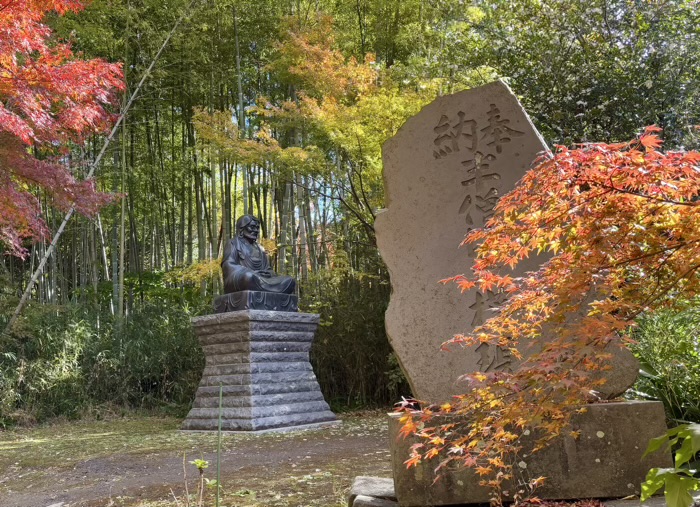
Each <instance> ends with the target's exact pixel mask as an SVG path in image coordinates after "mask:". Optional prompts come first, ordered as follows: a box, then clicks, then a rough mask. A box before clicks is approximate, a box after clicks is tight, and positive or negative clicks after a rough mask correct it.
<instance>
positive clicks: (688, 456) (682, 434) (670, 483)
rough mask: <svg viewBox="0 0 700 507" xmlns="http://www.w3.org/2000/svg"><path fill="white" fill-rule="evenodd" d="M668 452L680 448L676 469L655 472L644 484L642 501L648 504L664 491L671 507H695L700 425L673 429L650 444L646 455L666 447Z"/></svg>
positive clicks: (699, 481)
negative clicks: (695, 460) (694, 464)
mask: <svg viewBox="0 0 700 507" xmlns="http://www.w3.org/2000/svg"><path fill="white" fill-rule="evenodd" d="M664 444H666V445H665V448H664V451H666V452H668V451H669V450H670V449H671V448H672V447H674V446H679V445H680V447H678V449H677V450H676V454H675V458H674V465H675V467H674V468H652V469H651V470H649V473H648V474H647V477H646V481H645V482H644V483H643V484H642V497H641V501H642V502H644V501H646V500H648V499H649V498H650V497H651V496H652V495H653V494H654V493H656V492H657V491H659V490H660V489H661V488H664V495H665V497H666V505H667V506H668V507H690V505H692V504H693V496H692V494H691V491H697V490H698V489H700V479H698V478H697V477H695V475H696V474H697V470H694V469H690V468H689V466H690V465H691V464H693V459H694V457H695V456H696V455H697V454H698V452H700V424H684V425H682V426H678V427H676V428H672V429H670V430H668V431H667V432H666V434H665V435H662V436H660V437H658V438H654V439H652V440H651V442H649V446H648V447H647V450H646V452H645V453H644V455H645V456H646V455H647V454H650V453H652V452H656V451H658V450H660V449H661V448H662V447H664Z"/></svg>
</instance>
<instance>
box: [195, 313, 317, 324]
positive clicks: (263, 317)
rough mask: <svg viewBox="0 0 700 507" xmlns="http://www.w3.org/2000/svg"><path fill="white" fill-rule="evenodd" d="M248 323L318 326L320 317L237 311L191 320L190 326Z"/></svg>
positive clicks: (306, 314) (302, 314) (310, 314)
mask: <svg viewBox="0 0 700 507" xmlns="http://www.w3.org/2000/svg"><path fill="white" fill-rule="evenodd" d="M248 321H264V322H295V323H296V322H298V323H302V324H318V323H319V322H320V321H321V316H320V315H319V314H317V313H297V312H279V311H274V310H239V311H237V312H226V313H214V314H210V315H202V316H200V317H193V318H192V319H191V322H192V325H193V326H194V327H195V328H197V327H203V326H207V325H210V324H226V323H234V322H248Z"/></svg>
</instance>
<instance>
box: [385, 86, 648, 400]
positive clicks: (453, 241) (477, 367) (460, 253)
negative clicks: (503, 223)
mask: <svg viewBox="0 0 700 507" xmlns="http://www.w3.org/2000/svg"><path fill="white" fill-rule="evenodd" d="M546 149H547V148H546V146H545V144H544V141H543V140H542V138H541V137H540V135H539V133H538V132H537V130H536V129H535V128H534V126H533V125H532V122H531V121H530V119H529V118H528V116H527V114H526V113H525V111H524V110H523V108H522V106H521V105H520V103H519V102H518V100H517V98H516V97H515V95H513V93H512V92H511V91H510V89H509V88H508V86H507V85H506V84H505V83H503V82H501V81H498V82H495V83H491V84H488V85H485V86H482V87H479V88H475V89H472V90H467V91H463V92H460V93H456V94H454V95H448V96H444V97H440V98H438V99H437V100H435V101H434V102H432V103H431V104H429V105H428V106H426V107H425V108H423V110H422V111H421V112H420V113H419V114H418V115H416V116H414V117H413V118H411V119H409V120H408V121H407V122H406V123H405V125H404V126H403V127H401V129H400V130H399V132H398V133H397V134H396V136H394V137H393V138H392V139H390V140H389V141H387V142H386V143H385V144H384V148H383V155H384V187H385V192H386V207H387V209H385V210H383V211H381V212H380V213H379V215H378V216H377V219H376V222H375V229H376V231H377V244H378V246H379V250H380V252H381V254H382V257H383V259H384V261H385V262H386V264H387V266H388V268H389V273H390V275H391V287H392V294H391V301H390V303H389V308H388V310H387V312H386V330H387V334H388V335H389V340H390V342H391V346H392V347H393V349H394V351H395V353H396V355H397V357H398V359H399V362H400V364H401V366H402V368H403V370H404V372H405V374H406V376H407V378H408V381H409V383H410V385H411V389H412V390H413V395H414V396H415V397H416V398H418V399H419V400H423V401H429V402H442V401H445V400H447V399H449V398H450V397H451V396H452V395H454V394H457V393H459V392H460V391H462V390H463V389H464V388H465V386H464V385H460V384H459V383H458V381H457V379H458V378H459V377H460V376H461V375H463V374H465V373H469V372H474V371H494V370H505V371H513V370H514V369H515V368H516V367H517V365H516V363H515V358H513V357H511V356H510V354H509V353H508V352H507V351H506V350H504V349H501V348H498V347H497V346H496V345H488V344H481V345H480V346H478V347H474V348H472V349H469V350H458V349H457V350H454V351H449V352H444V351H440V345H441V344H442V343H443V342H445V341H447V340H449V339H450V338H452V336H454V335H455V334H467V333H469V332H470V330H471V329H473V328H474V327H475V326H477V325H479V324H482V323H483V322H484V321H485V320H486V319H488V318H489V317H490V316H492V315H493V309H494V308H496V307H498V306H499V305H500V304H501V302H502V301H503V300H502V297H503V296H502V295H499V294H494V293H492V292H485V293H483V292H480V291H478V290H471V291H469V292H467V293H465V294H462V293H460V290H459V288H458V287H457V286H456V285H454V284H448V285H442V284H440V283H438V282H439V280H442V279H445V278H449V277H451V276H454V275H458V274H460V273H466V274H468V273H469V272H470V268H471V264H472V262H473V260H474V258H475V252H474V250H475V247H474V245H468V246H465V247H462V248H460V247H459V245H460V243H461V242H462V240H463V239H464V237H465V235H466V234H467V233H468V232H469V231H470V230H471V229H473V228H478V227H482V226H483V225H484V224H485V222H486V221H487V220H488V219H489V218H491V216H493V209H494V207H495V205H496V202H497V201H498V199H499V197H500V196H502V195H504V194H506V193H508V192H509V191H510V190H512V189H513V188H514V187H515V184H516V183H517V182H518V180H520V178H521V177H522V176H523V175H524V174H525V172H526V171H527V170H528V169H530V167H531V165H532V162H533V161H534V160H535V158H536V156H537V154H538V153H539V152H542V151H544V150H546ZM407 224H410V227H409V226H407ZM541 261H542V259H538V258H531V259H528V260H527V261H525V262H523V263H522V264H520V265H519V266H518V267H517V268H516V270H515V271H514V273H513V276H519V275H521V274H523V273H524V272H526V271H530V270H533V269H536V268H537V266H538V265H539V263H540V262H541ZM533 350H535V349H534V348H532V349H528V350H525V349H524V348H523V350H522V352H523V353H524V354H531V353H532V351H533ZM608 351H609V352H610V353H613V354H614V355H615V361H614V363H615V365H616V368H615V370H613V371H611V372H606V373H605V376H606V378H607V383H606V384H605V385H604V386H603V387H602V388H601V391H603V392H602V397H603V398H614V397H615V396H618V395H619V394H620V393H622V392H624V391H625V390H626V389H627V388H628V387H629V386H631V385H632V383H634V380H635V378H636V375H637V370H638V364H637V363H636V360H635V359H634V356H632V354H631V353H630V352H629V351H627V350H626V349H620V348H619V347H613V346H611V347H610V348H609V350H608ZM437 372H439V375H438V374H436V373H437Z"/></svg>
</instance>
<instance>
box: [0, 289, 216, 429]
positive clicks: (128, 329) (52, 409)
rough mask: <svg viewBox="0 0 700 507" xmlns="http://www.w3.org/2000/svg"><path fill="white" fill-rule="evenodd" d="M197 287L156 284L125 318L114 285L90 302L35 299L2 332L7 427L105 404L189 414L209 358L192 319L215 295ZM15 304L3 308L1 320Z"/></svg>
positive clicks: (1, 392)
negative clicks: (117, 312) (112, 302)
mask: <svg viewBox="0 0 700 507" xmlns="http://www.w3.org/2000/svg"><path fill="white" fill-rule="evenodd" d="M195 294H196V291H192V292H187V291H183V290H182V289H181V288H173V289H169V288H168V287H166V286H165V285H164V284H162V283H153V284H152V287H149V288H148V290H144V291H142V292H141V293H140V294H138V295H137V297H138V301H137V303H138V304H132V305H130V307H131V308H130V311H129V313H128V314H127V316H126V317H125V318H124V319H123V320H122V321H120V322H117V321H115V319H114V317H113V316H112V315H111V312H110V306H109V304H108V298H109V293H108V292H107V291H101V292H98V293H97V294H93V295H92V297H90V298H88V299H87V302H83V303H71V304H68V305H50V304H45V305H39V304H34V305H30V306H29V307H28V308H27V309H26V310H25V312H24V313H23V316H22V318H21V319H20V321H19V325H17V326H16V327H15V328H14V329H13V332H12V334H11V335H10V336H7V335H3V336H0V350H1V351H2V353H1V354H0V426H3V425H8V424H14V423H17V422H31V421H41V420H44V419H47V418H50V417H56V416H64V417H69V418H75V417H80V416H82V415H84V414H85V413H89V412H93V411H98V412H99V411H100V410H101V407H109V408H110V409H112V408H113V407H123V408H146V409H152V408H158V407H160V408H161V409H163V408H165V409H167V410H168V411H170V412H174V413H176V414H178V415H181V414H184V413H185V412H186V411H187V410H188V409H189V405H190V403H191V401H192V399H193V397H194V392H195V390H196V387H197V383H198V382H199V378H200V376H201V372H202V368H203V364H204V358H203V354H202V350H201V348H200V347H199V345H198V343H197V340H196V338H195V337H194V333H193V332H192V328H191V326H190V318H191V317H192V316H194V315H196V314H199V313H203V312H205V311H207V306H208V305H207V303H208V302H209V301H203V302H201V303H200V302H199V301H200V300H201V299H202V298H200V297H199V296H198V295H197V296H195ZM190 299H192V300H194V301H195V303H196V304H191V303H190ZM10 307H11V305H5V306H4V307H2V308H0V312H2V314H1V316H0V325H2V324H4V322H6V321H7V317H8V315H9V312H10V311H11V308H10ZM2 321H4V322H2Z"/></svg>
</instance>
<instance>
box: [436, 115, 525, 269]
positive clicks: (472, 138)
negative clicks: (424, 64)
mask: <svg viewBox="0 0 700 507" xmlns="http://www.w3.org/2000/svg"><path fill="white" fill-rule="evenodd" d="M479 123H480V122H477V121H476V120H475V119H473V118H470V117H469V116H468V115H467V114H466V113H465V112H464V111H458V112H457V113H456V115H455V116H452V117H450V116H448V115H442V116H441V117H440V120H439V121H438V122H437V125H435V127H434V128H433V132H434V134H435V136H434V138H433V156H434V157H435V158H436V159H441V158H444V157H447V156H448V155H455V154H459V156H461V157H462V158H463V160H462V167H464V170H465V173H466V174H465V179H464V180H463V181H462V187H463V188H464V191H465V192H464V198H463V199H462V202H461V204H460V206H459V210H458V213H459V214H460V215H464V220H465V222H466V224H467V226H468V230H467V232H469V231H471V229H473V228H474V227H481V226H483V224H484V223H486V222H487V221H488V220H489V219H490V218H491V217H493V213H494V212H493V209H494V208H495V206H496V203H497V202H498V199H499V197H500V196H501V192H500V190H501V175H500V174H499V172H498V171H497V170H496V169H495V162H496V160H497V157H498V155H499V154H500V153H502V152H503V146H504V145H505V144H507V143H509V142H511V140H512V139H513V138H514V137H520V136H523V135H525V134H524V132H521V131H519V130H517V129H515V128H513V127H511V126H510V123H511V121H510V120H509V119H508V118H504V117H503V115H502V114H501V110H500V109H499V108H498V107H497V105H496V104H489V110H488V112H487V115H486V120H485V121H484V122H481V125H480V124H479ZM475 253H476V245H473V244H470V245H469V246H468V250H467V255H468V256H469V257H474V256H475Z"/></svg>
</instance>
